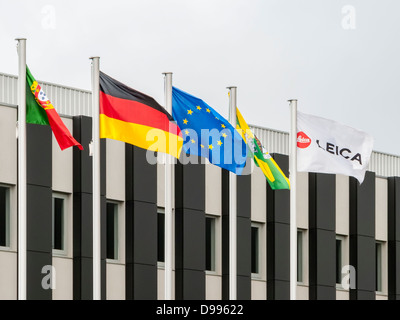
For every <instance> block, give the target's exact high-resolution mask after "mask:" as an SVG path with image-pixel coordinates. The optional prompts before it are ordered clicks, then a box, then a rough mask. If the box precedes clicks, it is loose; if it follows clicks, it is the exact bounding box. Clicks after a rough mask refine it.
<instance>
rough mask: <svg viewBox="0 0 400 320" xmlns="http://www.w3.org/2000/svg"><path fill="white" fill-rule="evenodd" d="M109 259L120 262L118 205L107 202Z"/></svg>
mask: <svg viewBox="0 0 400 320" xmlns="http://www.w3.org/2000/svg"><path fill="white" fill-rule="evenodd" d="M107 259H112V260H118V204H117V203H114V202H107Z"/></svg>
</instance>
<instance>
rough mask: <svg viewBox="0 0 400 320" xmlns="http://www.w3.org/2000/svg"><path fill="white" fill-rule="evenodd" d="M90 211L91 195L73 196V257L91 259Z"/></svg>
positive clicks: (91, 223)
mask: <svg viewBox="0 0 400 320" xmlns="http://www.w3.org/2000/svg"><path fill="white" fill-rule="evenodd" d="M92 211H93V196H92V194H88V193H79V194H74V217H73V220H74V229H75V228H77V230H74V257H86V258H91V257H93V216H92ZM78 226H79V227H78ZM75 231H76V232H75ZM79 231H80V232H79Z"/></svg>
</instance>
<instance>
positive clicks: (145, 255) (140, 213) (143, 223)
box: [133, 201, 157, 266]
mask: <svg viewBox="0 0 400 320" xmlns="http://www.w3.org/2000/svg"><path fill="white" fill-rule="evenodd" d="M133 262H134V263H136V264H137V263H139V264H149V265H154V266H157V205H156V204H155V203H147V202H139V201H134V211H133Z"/></svg>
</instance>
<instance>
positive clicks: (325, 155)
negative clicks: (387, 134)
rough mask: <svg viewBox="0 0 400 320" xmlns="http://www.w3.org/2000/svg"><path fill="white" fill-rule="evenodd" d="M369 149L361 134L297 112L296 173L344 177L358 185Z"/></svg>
mask: <svg viewBox="0 0 400 320" xmlns="http://www.w3.org/2000/svg"><path fill="white" fill-rule="evenodd" d="M372 146H373V138H372V136H370V135H369V134H367V133H365V132H362V131H360V130H357V129H354V128H351V127H348V126H345V125H343V124H341V123H338V122H335V121H332V120H328V119H324V118H320V117H316V116H312V115H308V114H304V113H301V112H297V171H303V172H321V173H333V174H344V175H347V176H353V177H355V178H356V179H357V180H358V181H359V182H360V184H361V183H362V182H363V181H364V176H365V171H366V170H367V167H368V163H369V159H370V157H371V153H372Z"/></svg>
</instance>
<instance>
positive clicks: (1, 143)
mask: <svg viewBox="0 0 400 320" xmlns="http://www.w3.org/2000/svg"><path fill="white" fill-rule="evenodd" d="M16 128H17V109H16V108H12V107H0V148H1V150H2V151H1V152H0V163H1V165H0V182H1V183H8V184H14V185H15V184H16V183H17V163H18V161H17V137H16V130H17V129H16Z"/></svg>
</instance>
